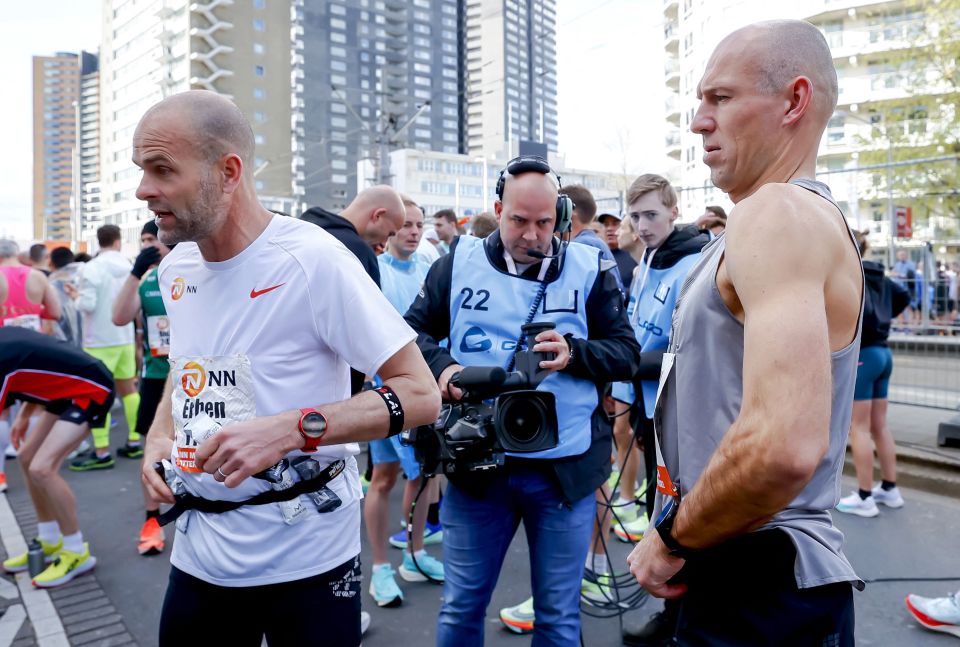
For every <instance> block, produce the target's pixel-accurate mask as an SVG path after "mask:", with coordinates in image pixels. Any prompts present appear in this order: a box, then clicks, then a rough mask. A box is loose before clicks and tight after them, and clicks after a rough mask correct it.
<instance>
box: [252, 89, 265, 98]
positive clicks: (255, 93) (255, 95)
mask: <svg viewBox="0 0 960 647" xmlns="http://www.w3.org/2000/svg"><path fill="white" fill-rule="evenodd" d="M266 96H267V93H266V92H265V91H264V90H263V88H254V89H253V98H254V99H263V98H265V97H266Z"/></svg>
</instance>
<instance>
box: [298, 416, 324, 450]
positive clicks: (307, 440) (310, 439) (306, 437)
mask: <svg viewBox="0 0 960 647" xmlns="http://www.w3.org/2000/svg"><path fill="white" fill-rule="evenodd" d="M311 413H315V414H317V415H320V416H323V414H322V413H320V412H319V411H317V410H316V409H313V408H311V407H307V408H305V409H300V421H299V422H298V423H297V431H299V432H300V437H301V438H303V447H301V448H300V449H301V451H304V452H315V451H317V447H319V446H320V441H321V440H323V436H324V435H325V434H326V431H324V433H323V434H320V435H319V436H316V437H314V436H311V435H310V434H308V433H307V432H305V431H304V430H303V419H304V418H306V417H307V416H308V415H309V414H311ZM323 419H324V420H326V416H323Z"/></svg>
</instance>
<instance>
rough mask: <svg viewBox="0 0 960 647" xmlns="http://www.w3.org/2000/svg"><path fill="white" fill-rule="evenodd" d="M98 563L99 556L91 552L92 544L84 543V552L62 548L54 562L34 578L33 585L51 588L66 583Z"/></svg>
mask: <svg viewBox="0 0 960 647" xmlns="http://www.w3.org/2000/svg"><path fill="white" fill-rule="evenodd" d="M96 565H97V558H96V557H94V556H93V555H91V554H90V545H89V544H86V543H84V544H83V552H82V553H74V552H72V551H69V550H66V549H61V550H60V554H59V555H58V556H57V558H56V559H55V560H53V563H52V564H50V566H48V567H47V568H46V569H45V570H44V571H43V572H42V573H40V574H39V575H37V576H36V577H35V578H33V585H34V586H36V587H37V588H41V589H49V588H53V587H55V586H60V585H61V584H66V583H67V582H69V581H70V580H72V579H73V578H75V577H76V576H78V575H83V574H84V573H86V572H87V571H92V570H93V567H94V566H96Z"/></svg>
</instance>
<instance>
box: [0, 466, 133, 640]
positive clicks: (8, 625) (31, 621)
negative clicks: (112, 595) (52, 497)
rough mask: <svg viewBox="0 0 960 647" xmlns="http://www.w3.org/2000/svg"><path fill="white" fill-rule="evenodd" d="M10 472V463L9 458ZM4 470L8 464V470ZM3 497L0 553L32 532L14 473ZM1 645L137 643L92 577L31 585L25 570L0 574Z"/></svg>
mask: <svg viewBox="0 0 960 647" xmlns="http://www.w3.org/2000/svg"><path fill="white" fill-rule="evenodd" d="M9 467H12V468H13V470H11V471H13V472H16V471H17V468H16V463H15V461H9ZM8 470H9V468H8ZM11 480H12V481H14V482H13V483H11V486H13V487H14V488H15V489H14V490H13V491H12V492H11V496H10V497H9V498H8V497H7V495H6V494H0V540H2V541H0V543H2V549H0V555H2V558H3V559H6V558H7V557H8V556H9V555H11V554H19V553H22V552H23V551H25V550H26V548H27V540H26V539H25V538H26V537H34V536H36V523H37V519H36V513H35V512H34V511H33V506H32V505H31V503H30V498H29V496H28V495H27V492H26V491H25V488H24V487H23V485H22V480H21V479H20V478H19V473H17V474H16V476H15V477H14V478H12V479H11ZM0 609H2V610H3V611H4V613H3V616H2V617H0V647H8V646H11V645H12V646H15V647H27V646H32V645H37V646H39V647H67V646H69V645H88V644H89V645H97V646H98V647H99V646H103V647H112V646H120V645H136V644H137V643H136V642H135V641H134V639H133V637H132V636H131V635H130V633H129V632H128V631H127V627H126V626H125V625H124V622H123V618H121V616H120V614H119V613H118V612H117V610H116V608H115V607H114V606H113V604H112V603H111V601H110V600H109V599H108V597H107V595H106V594H105V593H104V591H103V589H102V588H101V586H100V582H99V581H98V580H97V577H96V573H95V572H94V573H90V574H85V575H83V576H81V577H78V578H77V579H76V580H74V581H73V582H70V583H69V584H66V585H64V586H61V587H58V588H56V589H52V590H49V591H47V590H43V589H37V588H34V586H33V585H32V584H31V582H30V576H29V574H28V573H17V574H16V575H11V574H8V573H3V574H2V575H0Z"/></svg>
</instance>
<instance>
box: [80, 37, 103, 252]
mask: <svg viewBox="0 0 960 647" xmlns="http://www.w3.org/2000/svg"><path fill="white" fill-rule="evenodd" d="M79 128H80V138H79V145H78V146H77V147H76V154H75V162H74V163H75V172H74V178H75V179H74V187H75V192H74V205H79V207H78V208H76V211H77V212H78V213H77V219H76V229H75V230H74V235H75V237H78V236H79V235H80V232H82V231H83V230H84V229H90V228H92V229H96V228H97V227H98V226H100V223H101V220H100V63H99V59H98V57H97V55H96V54H92V53H90V52H81V53H80V105H79Z"/></svg>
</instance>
